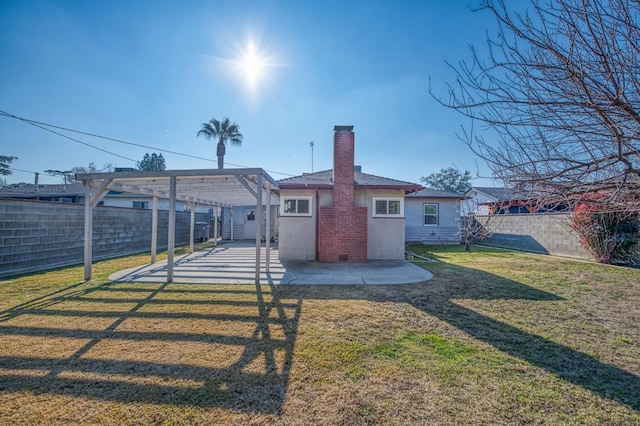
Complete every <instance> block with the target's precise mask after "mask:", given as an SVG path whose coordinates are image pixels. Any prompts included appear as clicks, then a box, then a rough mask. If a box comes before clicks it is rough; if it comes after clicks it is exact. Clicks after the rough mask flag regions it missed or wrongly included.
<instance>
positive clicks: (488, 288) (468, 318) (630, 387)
mask: <svg viewBox="0 0 640 426" xmlns="http://www.w3.org/2000/svg"><path fill="white" fill-rule="evenodd" d="M451 270H453V271H455V273H458V274H461V275H460V278H462V279H459V280H456V279H454V280H450V281H442V280H438V279H437V278H436V279H435V280H433V281H429V282H427V283H425V284H421V285H403V286H369V287H366V288H365V290H364V291H366V292H367V296H366V299H368V300H373V301H380V302H388V301H392V302H401V303H407V304H410V305H413V306H414V307H416V308H418V309H421V310H423V311H424V312H426V313H428V314H430V315H433V316H435V317H437V318H439V319H441V320H443V321H446V322H448V323H449V324H451V325H453V326H455V327H457V328H458V329H460V330H462V331H464V332H465V333H467V334H469V335H471V336H473V337H475V338H477V339H480V340H482V341H484V342H486V343H488V344H490V345H492V346H494V347H495V348H497V349H499V350H501V351H503V352H505V353H507V354H509V355H512V356H515V357H518V358H520V359H522V360H524V361H527V362H529V363H530V364H532V365H535V366H537V367H539V368H542V369H544V370H546V371H548V372H549V373H552V374H555V375H557V376H558V377H560V378H561V379H563V380H565V381H567V382H570V383H573V384H575V385H578V386H580V387H582V388H584V389H586V390H589V391H591V392H594V393H595V394H597V395H600V396H601V397H603V398H606V399H610V400H614V401H618V402H620V403H622V404H625V405H627V406H629V407H630V408H632V409H634V410H640V377H638V376H636V375H634V374H631V373H629V372H627V371H625V370H623V369H620V368H617V367H614V366H612V365H609V364H605V363H603V362H600V361H598V360H597V359H595V358H593V357H592V356H589V355H587V354H584V353H582V352H579V351H576V350H574V349H571V348H570V347H567V346H564V345H561V344H558V343H555V342H553V341H551V340H549V339H546V338H543V337H540V336H538V335H535V334H531V333H528V332H526V331H523V330H520V329H518V328H516V327H513V326H511V325H509V324H505V323H503V322H500V321H497V320H495V319H492V318H489V317H487V316H484V315H482V314H480V313H478V312H475V311H473V310H471V309H468V308H465V307H463V306H461V305H459V304H457V303H455V300H456V299H475V300H496V299H516V300H531V301H541V302H544V301H561V300H563V299H562V298H560V297H558V296H556V295H554V294H552V293H548V292H545V291H541V290H537V289H535V288H532V287H529V286H527V285H524V284H521V283H518V282H515V281H512V280H508V279H505V278H501V277H497V276H495V275H492V274H488V273H486V272H482V271H477V270H472V269H469V268H463V267H457V266H456V267H453V266H452V267H451ZM468 274H473V276H474V277H475V279H474V280H473V281H471V280H465V279H464V278H463V276H464V275H468ZM469 282H473V283H474V284H473V285H469V284H468V283H469ZM361 288H362V287H361ZM279 291H280V292H281V293H282V295H283V297H297V298H301V299H303V300H304V299H314V298H319V299H332V298H336V297H335V294H334V291H336V292H337V293H338V294H339V295H340V296H338V297H340V298H342V297H344V298H348V297H349V294H348V293H349V291H350V290H349V289H346V288H343V287H336V286H332V287H327V286H323V287H306V288H305V287H302V286H298V287H293V286H281V287H280V288H279Z"/></svg>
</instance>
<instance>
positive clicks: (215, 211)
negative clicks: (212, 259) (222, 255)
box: [213, 206, 218, 247]
mask: <svg viewBox="0 0 640 426" xmlns="http://www.w3.org/2000/svg"><path fill="white" fill-rule="evenodd" d="M213 246H214V247H217V246H218V206H213Z"/></svg>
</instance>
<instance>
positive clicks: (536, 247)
mask: <svg viewBox="0 0 640 426" xmlns="http://www.w3.org/2000/svg"><path fill="white" fill-rule="evenodd" d="M476 218H477V219H478V221H480V223H482V224H483V225H484V226H486V227H487V229H488V230H489V232H491V237H489V238H488V239H487V240H485V241H483V242H482V244H487V245H492V246H497V247H505V248H513V249H517V250H526V251H533V252H538V253H547V254H553V255H557V256H568V257H576V258H582V259H590V260H592V259H593V257H592V256H591V254H589V252H587V251H586V250H585V249H584V248H583V247H582V245H580V242H579V241H578V237H577V236H576V234H575V233H574V232H573V231H572V230H571V228H569V215H568V214H566V213H545V214H506V215H491V216H476Z"/></svg>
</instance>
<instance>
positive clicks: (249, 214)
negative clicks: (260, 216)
mask: <svg viewBox="0 0 640 426" xmlns="http://www.w3.org/2000/svg"><path fill="white" fill-rule="evenodd" d="M247 220H256V212H255V211H254V210H249V211H248V212H247Z"/></svg>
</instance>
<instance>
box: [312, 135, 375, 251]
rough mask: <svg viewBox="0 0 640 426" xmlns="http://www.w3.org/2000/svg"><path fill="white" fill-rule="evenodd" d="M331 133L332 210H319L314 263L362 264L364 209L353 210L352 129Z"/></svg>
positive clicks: (355, 208)
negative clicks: (315, 259)
mask: <svg viewBox="0 0 640 426" xmlns="http://www.w3.org/2000/svg"><path fill="white" fill-rule="evenodd" d="M333 130H334V135H333V206H326V207H321V208H320V217H319V219H320V220H319V232H318V239H319V241H318V243H319V244H318V260H319V261H320V262H366V260H367V208H366V207H356V206H355V181H354V149H355V138H354V134H353V126H335V127H334V128H333Z"/></svg>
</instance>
